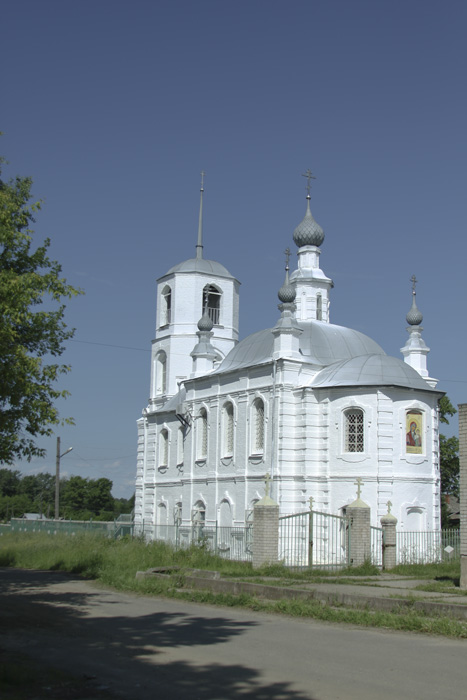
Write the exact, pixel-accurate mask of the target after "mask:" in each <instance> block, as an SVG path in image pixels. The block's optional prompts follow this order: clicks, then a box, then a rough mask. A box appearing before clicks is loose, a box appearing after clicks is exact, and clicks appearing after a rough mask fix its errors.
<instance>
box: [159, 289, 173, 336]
mask: <svg viewBox="0 0 467 700" xmlns="http://www.w3.org/2000/svg"><path fill="white" fill-rule="evenodd" d="M172 297H173V292H172V287H171V286H170V284H166V285H164V287H163V288H162V290H161V294H160V317H159V321H160V323H159V328H166V327H167V326H168V325H169V324H170V323H171V321H172V306H173V305H172V301H173V299H172Z"/></svg>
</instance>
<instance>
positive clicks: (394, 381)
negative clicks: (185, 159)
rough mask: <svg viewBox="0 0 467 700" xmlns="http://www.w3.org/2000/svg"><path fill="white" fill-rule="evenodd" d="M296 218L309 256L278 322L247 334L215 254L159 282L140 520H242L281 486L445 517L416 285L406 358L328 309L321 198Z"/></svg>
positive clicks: (140, 468) (341, 506) (231, 281)
mask: <svg viewBox="0 0 467 700" xmlns="http://www.w3.org/2000/svg"><path fill="white" fill-rule="evenodd" d="M307 176H308V188H307V197H306V199H307V202H306V213H305V217H304V218H303V220H302V222H301V223H300V224H299V225H298V226H297V227H296V228H295V231H294V232H293V242H294V244H295V246H296V247H297V249H298V251H297V252H298V264H297V268H296V269H295V270H293V271H292V272H291V274H290V276H289V269H288V262H287V265H286V275H285V282H284V284H283V286H282V287H281V289H280V290H279V293H278V296H279V300H280V304H279V307H278V308H279V312H278V319H277V323H276V325H275V326H274V327H273V328H266V329H264V330H258V332H256V333H253V334H252V335H250V336H248V337H247V338H245V339H243V340H241V341H239V282H238V280H237V279H236V278H235V277H233V276H232V275H231V273H230V272H229V271H228V270H227V269H226V268H225V267H224V266H223V265H222V264H221V263H219V262H215V261H213V260H207V259H206V258H205V257H204V255H203V230H202V214H203V191H204V188H203V186H201V204H200V213H199V227H198V239H197V245H196V257H194V258H191V259H189V260H185V261H184V262H181V263H179V264H178V265H175V267H172V268H171V269H170V270H168V272H166V273H165V274H164V275H162V277H160V278H159V279H158V281H157V315H156V330H155V339H154V340H153V342H152V354H151V379H150V398H149V403H148V405H147V406H146V408H145V409H144V410H143V412H142V417H141V418H140V419H139V420H138V459H137V476H136V503H135V524H136V525H137V526H138V525H140V526H142V525H144V526H146V525H165V524H168V525H174V524H179V525H182V524H183V525H188V524H191V523H200V522H204V523H206V525H209V524H215V523H217V524H218V525H220V526H230V525H243V524H244V523H245V522H246V521H248V520H249V519H251V513H252V509H253V506H254V504H255V503H256V502H257V501H258V500H260V499H261V498H262V497H263V496H264V492H265V478H266V475H267V474H269V475H270V495H271V496H272V498H273V499H274V500H275V501H276V502H277V503H278V504H279V507H280V514H281V515H287V514H293V513H299V512H304V511H307V510H309V507H310V506H309V499H310V497H312V498H313V508H314V509H315V510H317V511H321V512H324V513H329V514H333V515H341V514H342V513H343V512H344V511H345V507H346V506H347V505H349V504H350V503H351V502H352V501H354V500H355V491H356V488H355V485H354V484H355V482H356V479H357V478H358V477H360V478H361V479H362V480H363V487H362V496H361V497H362V499H363V500H364V501H365V502H366V503H367V504H368V505H369V506H370V507H371V518H372V525H379V519H380V517H381V516H382V515H384V514H385V513H386V512H387V503H388V501H390V502H391V503H392V508H391V512H392V514H393V515H395V516H396V517H397V519H398V528H400V529H403V530H406V531H424V530H437V529H439V528H440V472H439V444H438V442H439V441H438V408H437V405H438V399H439V398H440V396H441V395H442V394H441V393H440V392H439V391H437V390H436V388H435V387H436V380H434V379H432V378H430V376H429V373H428V370H427V354H428V352H429V348H428V347H427V346H426V345H425V342H424V340H423V339H422V335H421V332H422V328H421V326H420V324H421V321H422V315H421V313H420V311H419V310H418V308H417V305H416V299H415V278H413V291H412V307H411V309H410V311H409V313H408V314H407V323H408V329H407V330H408V339H407V342H406V344H405V345H404V347H403V348H402V349H401V353H402V357H403V359H402V358H395V357H390V356H388V355H386V353H385V352H384V350H383V349H382V348H381V347H380V346H379V345H378V344H377V343H376V342H375V341H374V340H372V339H371V338H369V337H368V336H366V335H364V334H363V333H360V332H358V331H355V330H352V329H351V328H345V327H343V326H337V325H334V324H332V323H331V318H330V293H331V289H332V287H333V283H332V280H331V279H330V278H329V277H327V276H326V274H325V273H324V272H323V270H322V269H321V263H320V255H321V250H320V246H321V245H322V243H323V241H324V231H323V229H322V228H321V226H319V224H318V223H317V222H316V221H315V219H314V218H313V216H312V214H311V211H310V187H309V183H310V177H311V173H310V172H309V171H308V173H307Z"/></svg>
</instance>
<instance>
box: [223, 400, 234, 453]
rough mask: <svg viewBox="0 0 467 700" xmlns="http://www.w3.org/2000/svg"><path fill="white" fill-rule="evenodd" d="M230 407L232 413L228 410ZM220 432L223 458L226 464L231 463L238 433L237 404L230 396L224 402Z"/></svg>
mask: <svg viewBox="0 0 467 700" xmlns="http://www.w3.org/2000/svg"><path fill="white" fill-rule="evenodd" d="M229 408H230V409H231V413H229V412H228V410H229ZM220 433H221V434H220V446H221V460H222V462H223V463H224V464H226V463H229V464H230V463H231V462H232V460H233V457H234V451H235V435H236V406H235V404H234V402H233V401H232V399H231V398H230V397H227V398H226V400H225V401H224V403H223V404H222V409H221V421H220Z"/></svg>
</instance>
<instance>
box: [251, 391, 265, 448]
mask: <svg viewBox="0 0 467 700" xmlns="http://www.w3.org/2000/svg"><path fill="white" fill-rule="evenodd" d="M253 412H254V421H253V422H254V425H253V430H254V432H253V452H255V453H258V452H263V450H264V403H263V402H262V400H261V399H257V400H256V401H255V403H254V409H253Z"/></svg>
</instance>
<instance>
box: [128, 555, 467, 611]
mask: <svg viewBox="0 0 467 700" xmlns="http://www.w3.org/2000/svg"><path fill="white" fill-rule="evenodd" d="M178 572H183V574H184V587H185V588H191V589H195V590H204V591H206V590H208V591H211V592H212V593H227V594H230V595H241V594H245V595H251V596H255V597H256V598H260V599H263V600H317V601H319V602H320V603H322V604H323V605H343V606H346V607H351V608H360V609H362V608H367V609H368V608H369V609H372V610H383V611H385V612H400V611H401V609H402V608H406V609H413V610H418V611H420V612H424V613H426V614H427V615H430V614H431V615H450V616H452V617H455V618H457V619H459V620H467V605H459V604H456V603H448V602H434V601H428V600H419V599H418V600H417V599H416V598H414V597H412V596H410V597H407V598H392V597H387V596H384V595H381V596H378V595H374V594H373V595H366V594H365V592H364V588H363V587H360V588H359V591H358V593H357V592H356V593H348V592H344V591H342V592H340V591H336V590H335V587H334V589H333V590H332V591H326V590H323V588H322V587H320V589H317V588H308V589H303V588H287V587H285V586H271V585H269V584H263V583H248V582H245V581H231V580H229V579H223V578H221V577H220V574H219V572H217V571H201V570H199V569H198V570H191V571H190V572H187V571H186V570H185V571H183V570H182V569H180V567H170V568H165V567H164V568H158V569H148V571H138V573H137V574H136V577H137V578H150V577H153V576H157V577H161V578H166V579H168V578H170V577H171V575H172V574H175V573H178ZM356 588H358V587H356Z"/></svg>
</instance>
